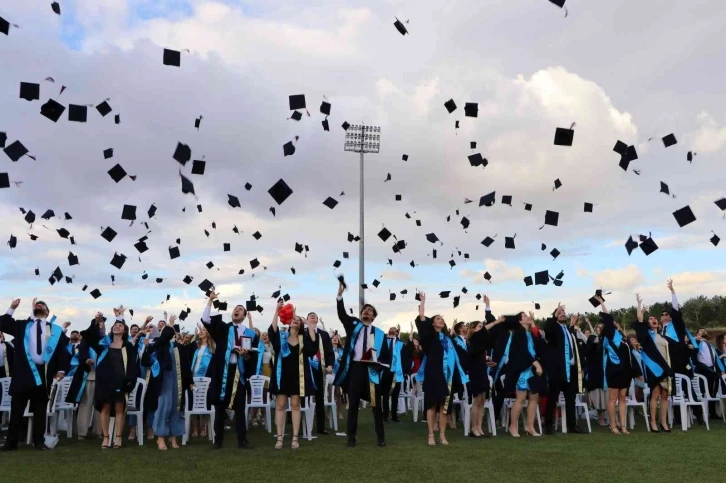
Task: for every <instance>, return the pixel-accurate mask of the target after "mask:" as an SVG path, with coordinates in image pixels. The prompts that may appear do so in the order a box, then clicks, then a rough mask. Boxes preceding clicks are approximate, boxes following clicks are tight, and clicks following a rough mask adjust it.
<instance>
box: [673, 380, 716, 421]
mask: <svg viewBox="0 0 726 483" xmlns="http://www.w3.org/2000/svg"><path fill="white" fill-rule="evenodd" d="M675 379H676V391H675V393H674V394H673V396H672V397H671V398H670V399H671V404H670V406H669V409H670V411H669V412H670V421H671V424H672V423H673V409H671V408H674V407H675V406H678V408H679V410H680V413H681V429H682V430H683V431H688V428H689V426H691V423H692V421H691V418H692V416H693V413H692V412H691V406H700V407H701V408H702V411H703V414H708V404H707V403H706V402H705V401H699V400H698V399H697V398H696V396H695V395H694V392H693V389H694V388H693V386H692V385H691V381H690V380H689V379H688V377H686V376H684V375H683V374H676V375H675ZM696 386H697V384H696ZM696 390H697V393H699V394H700V392H701V391H700V388H698V387H697V388H696ZM704 420H705V423H706V429H707V430H710V428H709V427H708V418H704Z"/></svg>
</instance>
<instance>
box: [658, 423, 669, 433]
mask: <svg viewBox="0 0 726 483" xmlns="http://www.w3.org/2000/svg"><path fill="white" fill-rule="evenodd" d="M660 429H661V431H663V432H664V433H670V432H671V428H666V427H665V425H664V424H663V423H661V425H660Z"/></svg>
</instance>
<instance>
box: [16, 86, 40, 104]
mask: <svg viewBox="0 0 726 483" xmlns="http://www.w3.org/2000/svg"><path fill="white" fill-rule="evenodd" d="M20 98H21V99H25V100H26V101H35V100H38V99H40V84H34V83H32V82H21V83H20Z"/></svg>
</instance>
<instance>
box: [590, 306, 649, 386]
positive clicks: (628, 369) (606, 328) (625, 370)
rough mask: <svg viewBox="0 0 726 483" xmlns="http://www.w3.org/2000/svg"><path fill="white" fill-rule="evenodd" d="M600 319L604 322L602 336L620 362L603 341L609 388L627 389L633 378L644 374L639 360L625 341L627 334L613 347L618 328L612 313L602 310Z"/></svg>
mask: <svg viewBox="0 0 726 483" xmlns="http://www.w3.org/2000/svg"><path fill="white" fill-rule="evenodd" d="M600 320H601V321H602V323H603V329H602V337H603V339H607V341H608V344H609V345H610V347H611V348H612V349H613V350H614V351H615V353H616V355H617V358H618V360H619V362H618V363H615V361H614V360H613V359H612V358H611V357H610V356H609V353H608V351H606V350H605V347H604V343H603V352H604V356H605V378H606V381H607V384H608V388H609V389H627V388H629V387H630V383H631V382H632V380H633V378H636V377H640V376H642V375H643V374H642V373H641V371H640V367H639V365H638V361H637V360H635V359H634V358H633V354H632V353H631V352H630V346H629V345H628V344H627V343H626V342H625V335H623V338H622V340H621V342H620V344H619V345H618V346H617V347H613V346H614V345H615V344H614V342H613V340H614V337H615V334H616V331H617V329H616V328H615V321H614V320H613V317H612V315H610V314H606V313H604V312H600Z"/></svg>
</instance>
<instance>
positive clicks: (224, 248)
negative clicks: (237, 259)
mask: <svg viewBox="0 0 726 483" xmlns="http://www.w3.org/2000/svg"><path fill="white" fill-rule="evenodd" d="M222 249H223V250H224V251H225V252H228V251H230V249H231V245H230V244H229V243H225V244H223V245H222Z"/></svg>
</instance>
